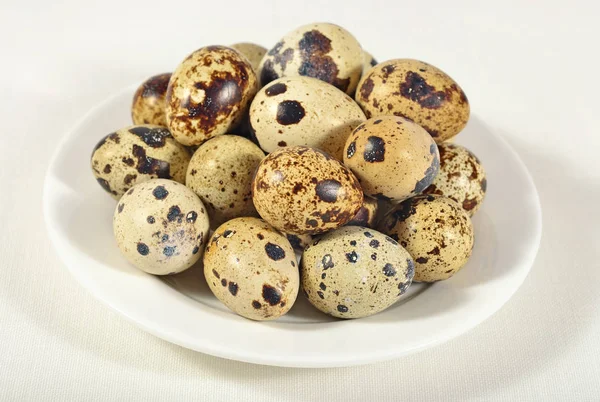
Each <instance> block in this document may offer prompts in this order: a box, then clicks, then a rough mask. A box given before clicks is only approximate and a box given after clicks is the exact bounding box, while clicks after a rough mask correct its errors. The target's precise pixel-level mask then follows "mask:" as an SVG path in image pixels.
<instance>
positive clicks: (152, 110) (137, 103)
mask: <svg viewBox="0 0 600 402" xmlns="http://www.w3.org/2000/svg"><path fill="white" fill-rule="evenodd" d="M170 79H171V73H165V74H159V75H155V76H153V77H150V78H148V79H147V80H146V81H144V82H143V83H142V85H140V86H139V87H138V89H137V90H136V91H135V94H134V95H133V103H132V105H131V119H132V120H133V124H156V125H159V126H166V125H167V119H166V117H165V107H166V100H165V99H166V95H167V87H168V85H169V80H170Z"/></svg>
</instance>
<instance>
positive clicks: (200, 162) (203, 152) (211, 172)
mask: <svg viewBox="0 0 600 402" xmlns="http://www.w3.org/2000/svg"><path fill="white" fill-rule="evenodd" d="M264 156H265V154H264V153H263V151H261V149H260V148H259V147H258V146H256V145H255V144H254V143H253V142H251V141H250V140H247V139H245V138H242V137H239V136H236V135H220V136H218V137H215V138H212V139H210V140H208V141H206V142H205V143H204V144H202V145H200V147H199V148H198V149H197V150H196V152H195V153H194V155H193V156H192V160H191V161H190V164H189V166H188V169H187V176H186V182H185V183H186V185H187V186H188V187H189V188H191V189H192V190H194V192H195V193H196V194H198V196H200V199H201V200H202V202H203V203H204V205H206V207H207V209H208V213H209V216H210V221H211V224H212V226H213V227H217V226H219V225H220V224H222V223H223V222H225V221H227V220H229V219H233V218H237V217H240V216H257V212H256V209H255V208H254V204H253V203H252V176H253V175H254V171H255V170H256V168H257V166H258V164H259V163H260V161H261V160H262V159H263V158H264Z"/></svg>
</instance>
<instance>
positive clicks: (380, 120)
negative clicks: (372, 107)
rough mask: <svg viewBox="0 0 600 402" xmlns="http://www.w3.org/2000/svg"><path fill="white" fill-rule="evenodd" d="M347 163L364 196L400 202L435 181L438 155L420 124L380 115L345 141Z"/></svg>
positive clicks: (360, 127) (433, 143) (345, 159)
mask: <svg viewBox="0 0 600 402" xmlns="http://www.w3.org/2000/svg"><path fill="white" fill-rule="evenodd" d="M344 163H345V164H346V166H348V167H349V168H350V169H351V170H352V171H353V172H354V174H356V177H357V178H358V180H359V181H360V184H361V186H362V188H363V191H364V192H365V194H367V195H370V196H372V197H375V198H383V199H389V200H395V201H400V200H403V199H406V198H408V197H412V196H414V195H416V194H419V193H421V192H422V191H423V190H425V189H426V188H427V187H428V186H429V185H430V184H431V183H432V182H433V179H434V178H435V176H436V175H437V172H438V169H439V154H438V149H437V146H436V144H435V142H434V141H433V139H432V138H431V136H430V135H429V134H427V132H426V131H425V130H423V129H422V128H421V127H420V126H418V125H417V124H415V123H413V122H412V121H410V120H407V119H404V118H402V117H396V116H381V117H376V118H372V119H369V120H367V121H366V122H365V123H363V124H361V125H360V126H358V127H357V128H356V129H355V130H354V132H353V133H352V134H351V135H350V137H349V138H348V140H346V149H345V152H344Z"/></svg>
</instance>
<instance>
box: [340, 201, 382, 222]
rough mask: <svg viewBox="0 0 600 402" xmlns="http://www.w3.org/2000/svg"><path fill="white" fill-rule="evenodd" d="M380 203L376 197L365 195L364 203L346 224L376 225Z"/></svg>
mask: <svg viewBox="0 0 600 402" xmlns="http://www.w3.org/2000/svg"><path fill="white" fill-rule="evenodd" d="M377 209H378V204H377V200H376V199H375V198H371V197H367V196H365V197H364V200H363V204H362V206H361V207H360V209H359V210H358V212H357V213H356V215H355V216H354V218H352V220H350V222H348V223H346V226H362V227H366V228H373V227H375V219H376V217H377Z"/></svg>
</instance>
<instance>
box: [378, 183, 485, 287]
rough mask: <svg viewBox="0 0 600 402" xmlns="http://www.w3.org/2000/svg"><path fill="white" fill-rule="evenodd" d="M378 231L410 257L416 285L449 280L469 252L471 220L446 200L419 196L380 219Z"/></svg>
mask: <svg viewBox="0 0 600 402" xmlns="http://www.w3.org/2000/svg"><path fill="white" fill-rule="evenodd" d="M379 230H380V231H381V232H383V233H386V234H387V235H389V236H390V237H392V238H393V239H395V240H397V241H398V242H399V243H400V244H401V245H402V246H403V247H404V248H406V250H407V251H408V252H409V253H410V255H412V256H413V258H414V260H415V278H414V280H415V281H417V282H435V281H440V280H444V279H448V278H450V277H451V276H452V275H454V274H455V273H456V272H457V271H458V270H460V269H461V268H462V267H463V266H464V265H465V264H466V263H467V261H468V260H469V257H470V256H471V252H472V250H473V242H474V237H473V236H474V235H473V225H472V223H471V219H470V218H469V215H467V213H466V212H465V210H464V209H462V208H461V206H460V205H458V203H456V201H454V200H451V199H450V198H448V197H443V196H438V195H419V196H416V197H413V198H410V199H408V200H406V201H403V202H401V203H400V204H398V205H397V206H396V207H394V209H392V210H391V211H390V212H388V214H387V215H386V216H385V217H384V218H383V220H382V221H381V222H380V223H379Z"/></svg>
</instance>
